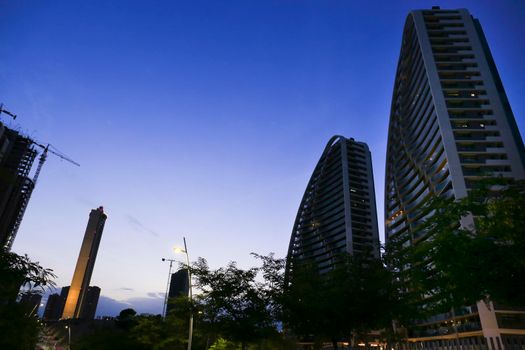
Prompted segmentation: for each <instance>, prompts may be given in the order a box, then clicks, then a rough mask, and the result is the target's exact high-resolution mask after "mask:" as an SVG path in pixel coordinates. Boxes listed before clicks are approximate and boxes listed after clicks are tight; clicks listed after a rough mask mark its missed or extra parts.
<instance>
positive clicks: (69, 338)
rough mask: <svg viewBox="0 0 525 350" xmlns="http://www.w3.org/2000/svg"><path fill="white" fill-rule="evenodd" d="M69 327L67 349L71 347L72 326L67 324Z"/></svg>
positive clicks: (67, 327)
mask: <svg viewBox="0 0 525 350" xmlns="http://www.w3.org/2000/svg"><path fill="white" fill-rule="evenodd" d="M66 329H67V350H70V349H71V326H66Z"/></svg>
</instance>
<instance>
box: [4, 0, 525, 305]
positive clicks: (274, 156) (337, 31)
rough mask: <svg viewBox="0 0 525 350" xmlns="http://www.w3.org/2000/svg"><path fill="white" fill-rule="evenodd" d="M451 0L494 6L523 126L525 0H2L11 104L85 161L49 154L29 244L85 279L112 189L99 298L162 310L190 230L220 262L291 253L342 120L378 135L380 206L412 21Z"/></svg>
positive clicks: (494, 30)
mask: <svg viewBox="0 0 525 350" xmlns="http://www.w3.org/2000/svg"><path fill="white" fill-rule="evenodd" d="M436 4H437V5H441V6H442V7H444V8H463V7H465V8H468V9H469V10H470V11H471V13H472V14H473V15H474V16H475V17H477V18H479V19H480V20H481V23H482V25H483V28H484V31H485V34H486V36H487V39H488V41H489V45H490V47H491V49H492V53H493V55H494V58H495V61H496V64H497V67H498V69H499V72H500V75H501V77H502V80H503V83H504V85H505V88H506V91H507V94H508V97H509V100H510V103H511V105H512V108H513V110H514V113H515V116H516V118H517V122H518V125H519V127H520V130H521V132H522V134H523V130H525V101H524V99H523V91H525V61H524V60H523V53H524V52H525V39H524V38H525V25H524V24H523V19H524V18H525V2H524V1H520V0H516V1H510V0H509V1H493V0H475V1H441V2H439V1H430V2H429V1H422V0H417V1H408V0H407V1H398V2H395V1H386V0H385V1H351V0H341V1H335V0H327V1H321V0H318V1H300V0H296V1H291V0H273V1H272V0H248V1H247V0H238V1H234V0H232V1H215V0H209V1H200V0H188V1H70V0H68V1H50V2H49V1H48V2H44V1H6V0H0V34H1V38H2V44H1V45H0V92H1V94H0V102H3V103H4V104H5V105H6V107H7V108H8V109H9V110H10V111H12V112H14V113H16V114H18V115H19V117H18V119H17V120H16V122H11V121H9V120H8V119H7V116H5V115H4V116H2V121H3V122H5V123H7V125H8V126H11V127H16V128H19V129H20V130H22V131H23V132H24V133H26V134H28V135H30V136H31V137H34V138H35V139H37V140H39V141H41V142H43V143H48V142H49V143H52V144H53V145H54V146H56V147H57V148H58V149H60V150H61V151H62V152H64V153H65V154H67V155H68V156H70V157H71V158H73V159H74V160H76V161H77V162H79V163H80V164H81V167H80V168H77V167H75V166H73V165H71V164H69V163H67V162H64V161H61V160H59V159H58V158H56V157H53V156H50V157H49V159H48V161H47V163H46V165H45V167H44V169H43V172H42V174H41V177H40V179H39V183H38V185H37V187H36V189H35V191H34V193H33V196H32V198H31V201H30V204H29V207H28V209H27V211H26V215H25V218H24V222H23V224H22V226H21V228H20V231H19V233H18V237H17V239H16V241H15V244H14V247H13V250H14V251H15V252H17V253H19V254H24V253H27V254H28V255H29V256H30V257H31V258H33V259H34V260H37V261H39V262H40V263H41V264H42V265H43V266H45V267H49V268H52V269H54V271H55V273H56V274H57V275H58V279H57V283H58V285H59V286H63V285H69V284H70V282H71V278H72V274H73V270H74V266H75V263H76V259H77V256H78V252H79V249H80V244H81V241H82V238H83V234H84V230H85V226H86V223H87V219H88V214H89V211H90V210H91V209H92V208H96V207H98V206H99V205H103V206H104V208H105V211H106V213H107V214H108V220H107V223H106V228H105V231H104V235H103V237H102V243H101V246H100V249H99V253H98V258H97V262H96V265H95V270H94V273H93V278H92V281H91V284H92V285H98V286H100V287H101V288H102V295H103V298H102V300H101V305H100V306H99V310H98V311H99V312H98V313H99V314H101V313H117V312H118V311H119V310H120V309H121V308H123V307H125V306H126V305H131V306H133V307H135V308H136V309H137V310H138V311H139V312H146V311H147V312H157V313H160V311H161V305H162V296H163V293H164V291H165V288H166V279H167V273H168V265H167V264H166V263H163V262H161V260H160V259H161V257H167V258H176V259H180V260H181V261H182V260H183V258H184V257H183V256H182V255H175V254H174V253H173V252H172V247H173V246H174V245H177V244H179V245H180V244H182V237H183V236H186V238H187V241H188V248H189V252H190V258H192V260H194V259H196V258H197V257H199V256H201V257H205V258H206V259H208V261H209V263H210V265H211V266H212V267H219V266H223V265H225V264H226V263H227V262H228V261H230V260H235V261H238V262H239V265H240V266H241V267H248V266H251V265H252V264H254V260H253V259H252V258H251V257H250V255H249V253H250V252H257V253H261V254H266V253H269V252H275V253H276V255H277V256H280V257H283V256H285V254H286V251H287V248H288V241H289V238H290V233H291V229H292V225H293V221H294V219H295V215H296V212H297V207H298V205H299V202H300V200H301V197H302V194H303V191H304V189H305V187H306V184H307V181H308V179H309V177H310V175H311V172H312V171H313V168H314V166H315V164H316V163H317V160H318V157H319V156H320V154H321V152H322V150H323V148H324V146H325V143H326V142H327V141H328V139H329V138H330V136H332V135H334V134H341V135H344V136H347V137H354V138H355V139H357V140H359V141H364V142H367V143H368V145H369V147H370V149H371V151H372V157H373V161H374V173H375V174H374V175H375V184H376V195H377V202H378V216H379V220H380V222H382V221H383V186H384V161H385V151H386V137H387V125H388V118H389V111H390V101H391V95H392V87H393V81H394V77H395V70H396V65H397V59H398V55H399V49H400V44H401V35H402V30H403V25H404V21H405V18H406V15H407V13H408V11H409V10H411V9H420V8H429V7H430V6H432V5H436ZM380 230H381V232H383V227H381V225H380ZM117 301H118V302H117Z"/></svg>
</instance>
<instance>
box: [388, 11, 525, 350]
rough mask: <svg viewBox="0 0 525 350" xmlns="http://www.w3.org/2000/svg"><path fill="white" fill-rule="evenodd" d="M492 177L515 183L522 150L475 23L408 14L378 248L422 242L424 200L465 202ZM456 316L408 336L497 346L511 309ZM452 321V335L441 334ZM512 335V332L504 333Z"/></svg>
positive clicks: (445, 14) (459, 14) (441, 14)
mask: <svg viewBox="0 0 525 350" xmlns="http://www.w3.org/2000/svg"><path fill="white" fill-rule="evenodd" d="M492 176H502V177H508V178H514V179H524V178H525V150H524V146H523V141H522V139H521V137H520V134H519V131H518V129H517V125H516V121H515V119H514V115H513V113H512V110H511V108H510V105H509V102H508V100H507V97H506V95H505V91H504V89H503V85H502V82H501V80H500V77H499V75H498V72H497V69H496V66H495V63H494V60H493V58H492V55H491V53H490V50H489V47H488V44H487V41H486V39H485V35H484V34H483V31H482V29H481V25H480V23H479V21H478V20H477V19H475V18H473V17H472V16H471V15H470V14H469V12H468V11H467V10H465V9H459V10H441V9H440V8H439V7H434V8H432V9H431V10H419V11H412V12H410V14H409V15H408V17H407V20H406V23H405V28H404V33H403V40H402V45H401V54H400V58H399V63H398V67H397V74H396V80H395V84H394V93H393V97H392V106H391V115H390V125H389V133H388V147H387V160H386V178H385V235H386V239H387V242H388V240H390V239H393V238H394V237H395V238H397V240H398V241H399V242H403V241H404V242H405V243H404V244H405V245H415V244H418V243H419V242H421V241H424V240H426V239H428V238H429V237H428V233H427V231H425V230H423V229H422V226H421V225H422V223H423V222H424V221H425V219H426V218H428V216H429V215H431V212H430V211H429V209H428V208H426V207H425V204H426V203H427V202H428V201H429V200H430V199H431V198H432V197H435V196H442V197H447V198H456V199H458V198H462V197H465V196H466V195H467V193H468V191H469V189H470V188H472V186H473V185H474V184H475V183H476V181H479V180H480V179H483V178H486V177H492ZM451 258H453V257H451ZM465 312H466V314H464V315H462V316H461V322H459V321H458V319H457V318H453V317H452V318H451V316H450V315H449V316H446V315H445V316H443V315H442V317H438V318H435V319H434V322H428V323H427V324H426V325H424V326H423V325H422V326H421V327H419V328H416V329H415V330H414V332H413V333H412V334H411V335H409V336H410V337H412V338H413V339H415V340H418V341H419V340H428V341H438V340H439V341H441V340H444V339H461V341H462V344H464V345H470V344H471V343H470V341H471V340H472V341H474V340H475V339H478V338H476V337H481V336H484V337H485V338H486V339H488V340H490V341H492V342H500V341H502V338H501V337H502V336H503V335H504V332H503V331H502V328H505V327H502V326H501V325H502V323H501V319H502V317H504V315H506V314H509V313H514V311H510V310H507V311H506V310H500V311H498V310H496V311H495V310H494V308H492V309H489V308H487V307H486V305H485V304H484V303H478V305H477V307H472V308H469V309H468V310H466V311H465ZM520 317H521V316H520ZM451 319H454V323H455V324H456V327H455V329H456V331H455V332H454V334H449V333H448V332H445V331H444V330H445V329H447V325H446V322H449V325H450V322H452V321H451ZM458 325H459V326H458ZM507 331H508V330H507ZM518 333H519V332H518ZM522 333H523V334H525V332H522ZM511 334H517V333H515V332H514V333H513V332H507V335H505V337H507V338H508V337H511V336H512V335H511ZM469 337H470V338H469ZM473 339H474V340H473ZM454 341H456V340H454ZM457 341H459V340H457ZM476 341H477V340H476ZM482 341H484V340H483V339H482ZM476 344H478V343H476Z"/></svg>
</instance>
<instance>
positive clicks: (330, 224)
mask: <svg viewBox="0 0 525 350" xmlns="http://www.w3.org/2000/svg"><path fill="white" fill-rule="evenodd" d="M341 253H348V254H351V255H356V254H371V255H373V256H375V257H379V234H378V226H377V212H376V202H375V193H374V179H373V174H372V159H371V155H370V151H369V150H368V146H367V145H366V144H365V143H363V142H358V141H355V140H354V139H347V138H345V137H343V136H334V137H332V138H331V139H330V141H328V144H327V145H326V148H325V149H324V151H323V154H322V155H321V158H320V159H319V162H318V163H317V166H316V167H315V170H314V171H313V174H312V176H311V178H310V181H309V182H308V186H307V187H306V191H305V192H304V195H303V199H302V201H301V204H300V206H299V210H298V213H297V217H296V219H295V223H294V227H293V231H292V236H291V239H290V245H289V248H288V255H287V263H286V276H289V275H290V273H292V274H293V269H294V266H297V265H300V264H301V263H303V262H307V263H314V265H315V266H317V268H318V269H319V272H320V273H324V272H327V271H329V270H330V269H331V268H332V267H333V265H334V263H335V262H336V260H337V259H338V258H339V257H340V255H341Z"/></svg>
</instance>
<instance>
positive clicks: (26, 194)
mask: <svg viewBox="0 0 525 350" xmlns="http://www.w3.org/2000/svg"><path fill="white" fill-rule="evenodd" d="M3 106H4V105H3V104H0V114H2V113H5V114H8V115H10V116H11V117H12V118H13V119H15V118H16V115H15V114H13V113H11V112H9V111H6V110H5V109H4V108H3ZM26 138H27V139H28V140H29V142H31V143H32V144H33V145H35V146H37V147H40V148H42V149H43V152H42V154H40V157H39V159H38V166H37V168H36V171H35V174H34V175H33V179H31V180H29V179H28V178H26V179H25V180H24V185H23V186H22V188H21V202H20V207H19V211H18V214H17V215H16V220H15V223H14V225H13V228H12V229H11V232H10V233H9V235H8V238H7V241H6V243H5V246H4V247H5V248H6V249H7V251H10V250H11V246H12V245H13V242H14V240H15V237H16V234H17V233H18V229H19V228H20V224H21V223H22V219H23V218H24V214H25V211H26V208H27V205H28V203H29V199H30V198H31V194H32V193H33V189H34V188H35V185H36V183H37V181H38V177H39V176H40V172H41V171H42V167H43V166H44V163H45V162H46V159H47V155H48V153H51V154H53V155H55V156H57V157H59V158H60V159H63V160H65V161H67V162H69V163H71V164H73V165H76V166H80V164H78V163H77V162H75V161H74V160H72V159H70V158H68V157H66V156H65V155H64V154H62V153H60V152H58V150H57V151H53V150H51V149H49V147H53V145H51V144H49V143H48V144H47V145H43V144H41V143H39V142H36V141H34V140H32V139H31V138H29V137H26ZM0 248H1V247H0Z"/></svg>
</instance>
